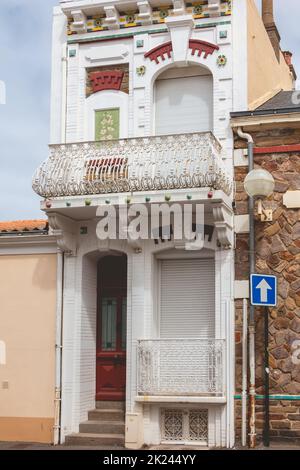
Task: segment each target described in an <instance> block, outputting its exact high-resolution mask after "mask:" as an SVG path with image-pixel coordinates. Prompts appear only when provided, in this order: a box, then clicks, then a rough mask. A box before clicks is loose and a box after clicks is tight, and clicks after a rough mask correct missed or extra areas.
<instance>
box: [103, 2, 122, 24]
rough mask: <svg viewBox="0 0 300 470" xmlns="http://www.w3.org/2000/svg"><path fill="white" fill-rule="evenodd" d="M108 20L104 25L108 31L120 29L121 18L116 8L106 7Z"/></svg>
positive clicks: (106, 19)
mask: <svg viewBox="0 0 300 470" xmlns="http://www.w3.org/2000/svg"><path fill="white" fill-rule="evenodd" d="M104 11H105V14H106V18H105V20H104V24H105V25H106V26H107V27H108V29H120V21H119V20H120V16H119V12H118V10H117V9H116V7H114V6H109V7H108V6H107V7H104Z"/></svg>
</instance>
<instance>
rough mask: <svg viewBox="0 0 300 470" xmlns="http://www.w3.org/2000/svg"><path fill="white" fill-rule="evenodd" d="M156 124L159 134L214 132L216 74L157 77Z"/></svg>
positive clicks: (156, 130)
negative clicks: (212, 75) (214, 76)
mask: <svg viewBox="0 0 300 470" xmlns="http://www.w3.org/2000/svg"><path fill="white" fill-rule="evenodd" d="M155 127H156V128H155V132H156V134H157V135H160V134H181V133H188V132H206V131H211V130H212V129H213V81H212V77H211V76H207V75H206V76H201V75H198V76H192V77H178V78H167V79H161V80H157V81H156V86H155Z"/></svg>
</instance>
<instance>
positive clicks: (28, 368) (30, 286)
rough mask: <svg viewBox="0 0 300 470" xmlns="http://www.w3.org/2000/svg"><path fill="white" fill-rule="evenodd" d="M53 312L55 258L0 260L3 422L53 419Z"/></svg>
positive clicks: (0, 397) (38, 256) (36, 256)
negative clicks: (4, 356) (16, 419)
mask: <svg viewBox="0 0 300 470" xmlns="http://www.w3.org/2000/svg"><path fill="white" fill-rule="evenodd" d="M55 312H56V255H55V254H29V255H15V256H0V340H1V341H4V342H5V344H6V364H5V365H3V364H2V365H0V417H1V418H3V417H23V418H36V417H42V418H53V416H54V387H55V384H54V379H55V317H56V314H55ZM6 383H8V388H6V386H7V384H6Z"/></svg>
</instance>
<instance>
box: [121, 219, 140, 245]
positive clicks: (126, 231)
mask: <svg viewBox="0 0 300 470" xmlns="http://www.w3.org/2000/svg"><path fill="white" fill-rule="evenodd" d="M131 232H132V231H131V229H130V217H128V218H127V220H124V221H123V224H121V226H120V233H122V238H124V235H125V236H126V240H125V241H126V242H127V244H128V246H129V247H130V248H131V249H132V250H133V251H134V252H135V253H142V251H143V249H142V241H141V239H136V238H134V237H133V236H132V233H131Z"/></svg>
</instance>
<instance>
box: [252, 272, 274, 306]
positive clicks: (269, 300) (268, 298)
mask: <svg viewBox="0 0 300 470" xmlns="http://www.w3.org/2000/svg"><path fill="white" fill-rule="evenodd" d="M250 281H251V282H250V287H251V304H252V305H260V306H265V307H276V305H277V277H276V276H268V275H266V274H251V280H250Z"/></svg>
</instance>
